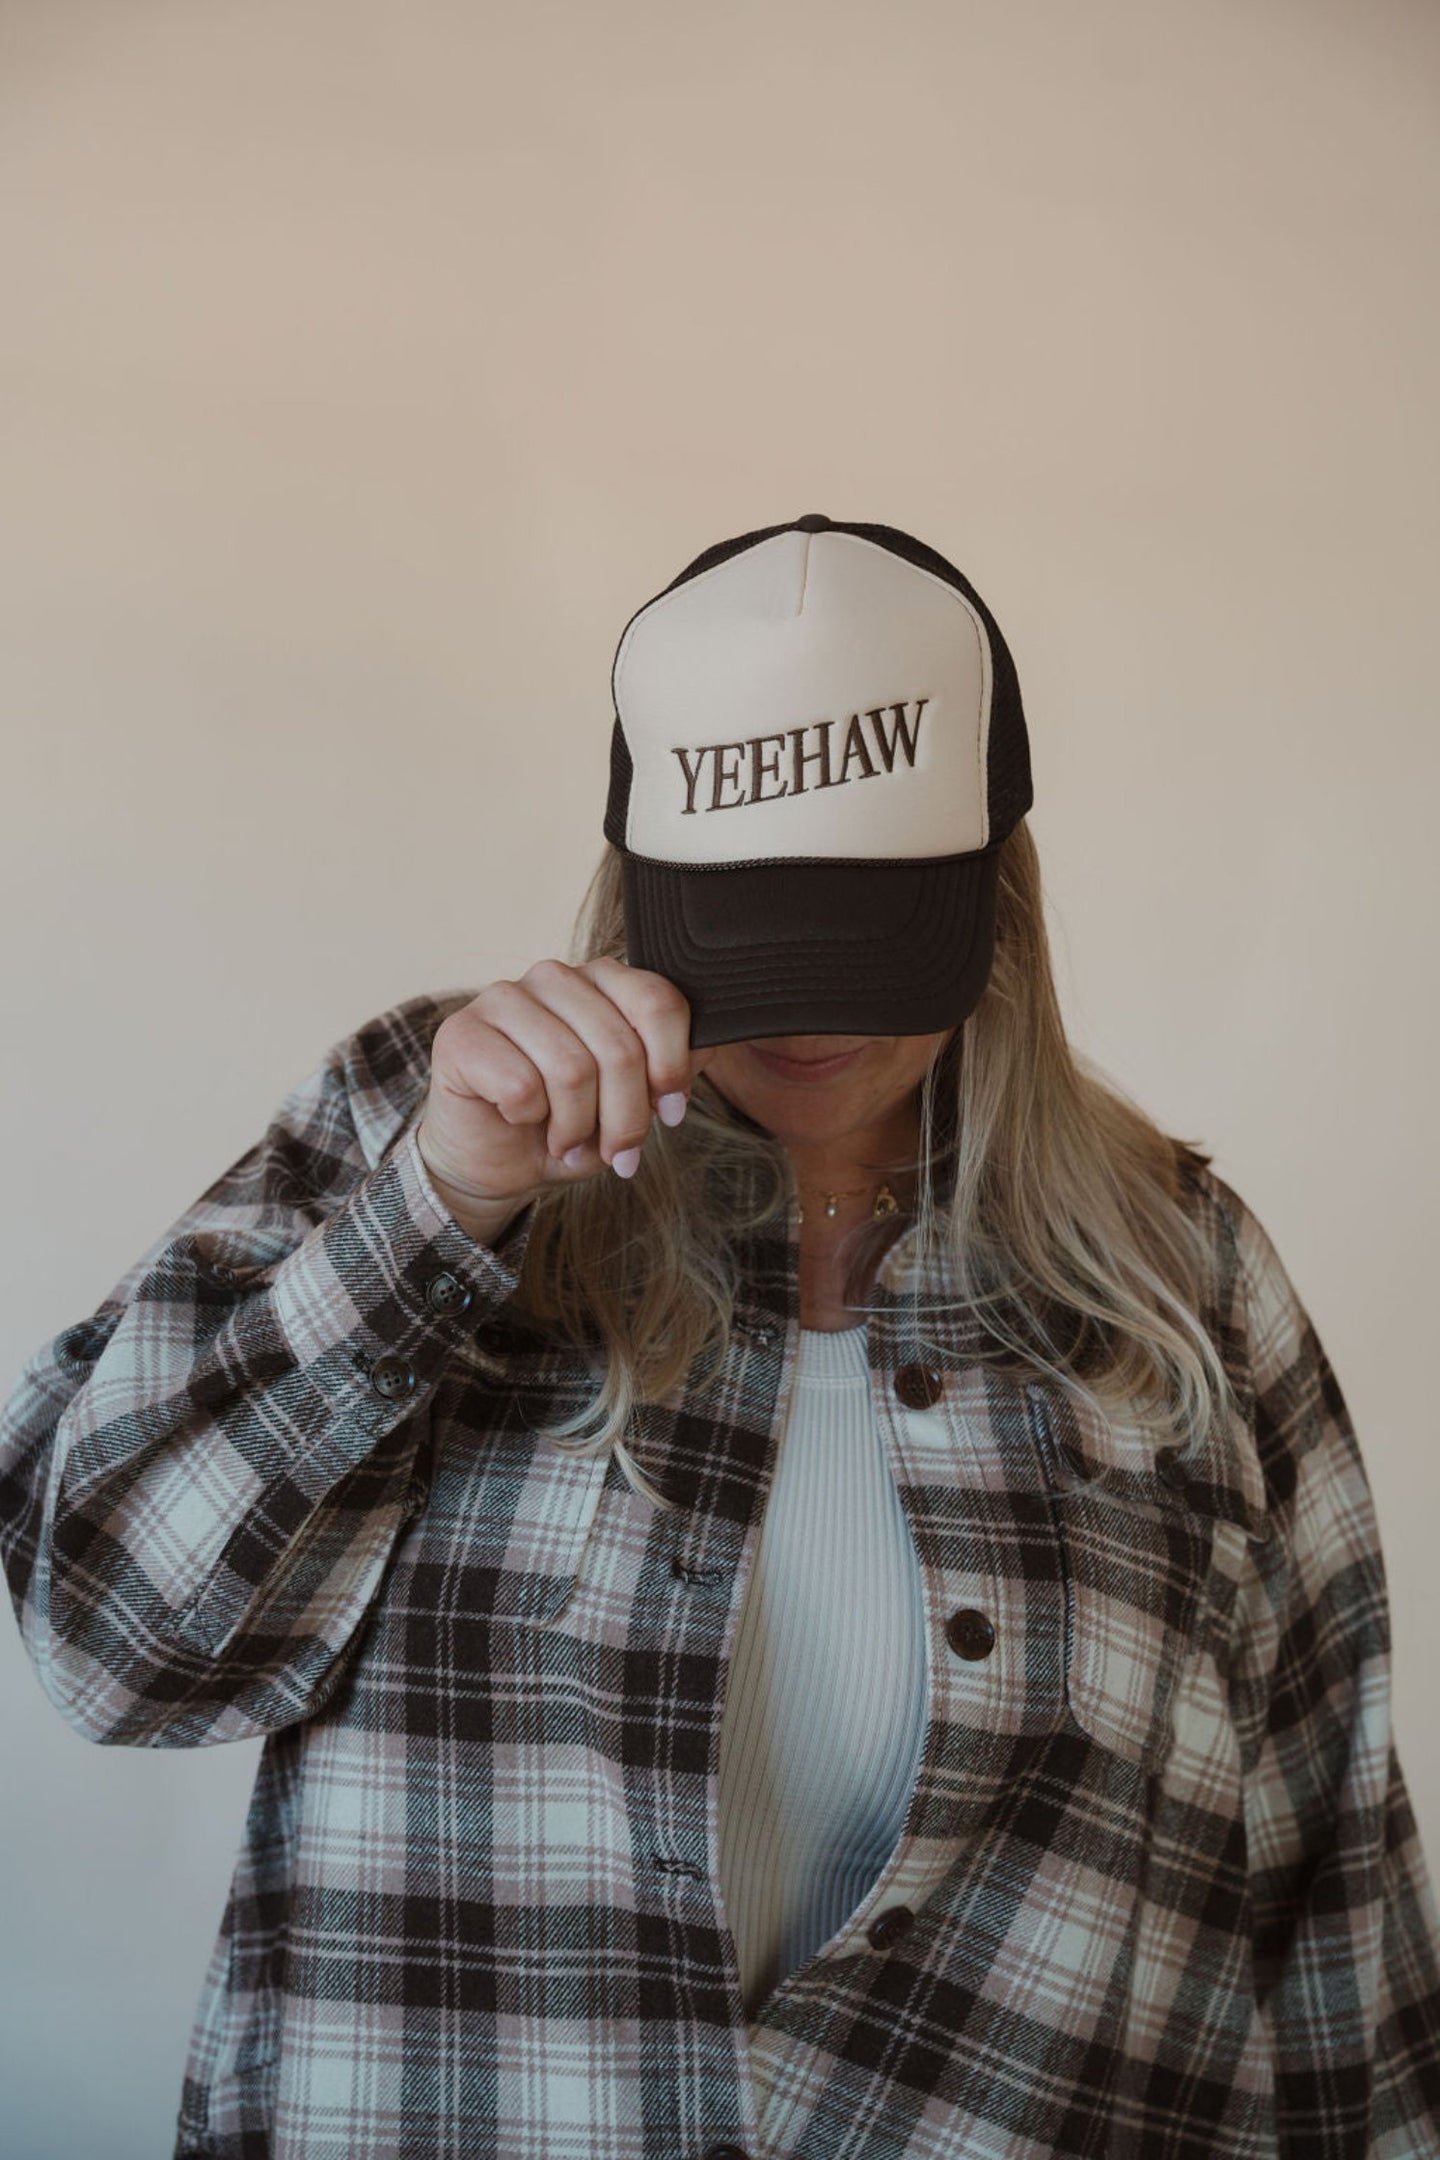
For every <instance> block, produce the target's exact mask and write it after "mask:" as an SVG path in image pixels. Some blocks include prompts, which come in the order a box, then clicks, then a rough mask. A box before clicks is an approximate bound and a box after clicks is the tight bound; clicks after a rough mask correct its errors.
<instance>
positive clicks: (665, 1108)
mask: <svg viewBox="0 0 1440 2160" xmlns="http://www.w3.org/2000/svg"><path fill="white" fill-rule="evenodd" d="M655 1107H656V1109H657V1110H658V1111H659V1112H660V1116H661V1119H662V1120H663V1122H664V1123H665V1124H666V1125H678V1124H679V1123H680V1120H681V1118H683V1117H684V1115H685V1097H684V1096H683V1095H682V1094H681V1093H680V1091H679V1089H678V1088H677V1089H676V1090H675V1092H674V1093H673V1094H670V1095H662V1096H661V1097H660V1100H659V1102H658V1103H657V1104H656V1105H655Z"/></svg>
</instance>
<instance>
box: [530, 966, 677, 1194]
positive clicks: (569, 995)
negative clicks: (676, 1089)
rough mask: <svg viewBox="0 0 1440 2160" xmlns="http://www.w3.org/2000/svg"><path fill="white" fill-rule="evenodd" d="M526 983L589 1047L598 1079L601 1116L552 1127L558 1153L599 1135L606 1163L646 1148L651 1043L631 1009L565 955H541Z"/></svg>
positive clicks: (552, 1140) (649, 1101) (553, 1140)
mask: <svg viewBox="0 0 1440 2160" xmlns="http://www.w3.org/2000/svg"><path fill="white" fill-rule="evenodd" d="M521 982H522V985H523V987H524V988H525V989H526V990H527V991H528V992H529V993H530V995H531V996H532V997H533V998H535V999H536V1000H537V1001H538V1002H539V1003H540V1004H541V1005H543V1006H545V1007H547V1008H548V1009H549V1010H550V1011H551V1012H553V1013H555V1014H556V1015H558V1017H559V1018H560V1019H561V1020H562V1021H563V1022H564V1023H565V1024H566V1026H568V1027H569V1028H570V1029H571V1030H572V1031H573V1032H574V1034H575V1035H576V1036H578V1037H579V1039H580V1041H581V1042H582V1043H583V1044H584V1045H585V1047H586V1048H587V1049H588V1050H589V1052H590V1055H591V1057H592V1058H593V1060H594V1065H595V1071H596V1075H597V1079H598V1089H599V1100H598V1105H597V1108H598V1116H597V1117H595V1118H592V1121H591V1123H590V1125H589V1126H588V1127H586V1128H585V1129H584V1130H583V1131H582V1130H576V1129H574V1128H572V1127H571V1126H569V1125H568V1124H562V1125H560V1126H559V1128H558V1129H556V1130H553V1131H552V1139H551V1148H552V1152H553V1153H559V1154H561V1155H563V1154H564V1152H565V1150H566V1149H567V1148H568V1147H570V1146H571V1145H572V1144H574V1143H575V1142H577V1141H582V1140H587V1139H590V1138H592V1137H594V1138H595V1139H596V1141H597V1144H598V1147H599V1152H600V1159H601V1161H602V1162H606V1163H611V1164H613V1162H614V1160H615V1157H616V1156H617V1155H622V1154H624V1153H625V1152H626V1151H627V1150H628V1149H630V1148H638V1147H642V1146H643V1145H644V1142H645V1136H646V1134H647V1133H648V1132H649V1130H650V1121H651V1117H652V1115H653V1108H652V1103H651V1096H650V1087H649V1077H648V1060H647V1056H646V1049H645V1044H644V1041H643V1040H642V1038H641V1037H640V1035H639V1034H637V1032H636V1030H635V1029H634V1028H633V1027H632V1026H631V1024H630V1022H629V1020H628V1019H627V1017H626V1015H625V1013H624V1012H623V1011H621V1009H620V1008H619V1006H618V1005H616V1004H615V1003H613V1002H612V1000H611V999H610V998H609V997H607V996H606V994H605V992H604V991H603V990H601V989H599V988H598V987H597V986H596V984H595V982H594V981H593V980H592V979H591V977H590V976H589V975H588V974H587V973H586V972H585V971H584V970H583V969H580V968H575V967H571V966H570V965H569V964H568V963H567V962H566V961H563V960H538V961H537V962H536V963H535V965H534V966H533V967H532V968H529V969H527V970H526V972H525V974H524V975H523V976H522V978H521Z"/></svg>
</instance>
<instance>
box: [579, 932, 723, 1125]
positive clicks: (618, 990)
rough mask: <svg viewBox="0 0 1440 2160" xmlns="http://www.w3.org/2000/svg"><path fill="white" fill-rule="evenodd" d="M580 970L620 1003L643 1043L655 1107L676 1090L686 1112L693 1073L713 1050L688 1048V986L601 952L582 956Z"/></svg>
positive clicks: (674, 1120) (674, 1121)
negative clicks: (681, 987)
mask: <svg viewBox="0 0 1440 2160" xmlns="http://www.w3.org/2000/svg"><path fill="white" fill-rule="evenodd" d="M580 972H581V973H582V974H584V975H588V976H589V977H590V979H591V981H592V982H594V983H595V984H596V986H597V988H599V989H600V990H602V991H603V992H604V994H605V995H606V997H608V998H609V999H610V1001H611V1002H612V1004H614V1005H616V1006H618V1007H619V1009H620V1011H621V1012H622V1013H624V1015H625V1017H626V1019H627V1020H628V1021H629V1023H630V1025H631V1027H632V1028H633V1029H634V1030H635V1033H636V1034H637V1035H638V1036H639V1037H640V1040H641V1042H642V1043H643V1044H644V1045H645V1060H646V1072H647V1077H648V1081H649V1087H650V1100H651V1102H652V1104H653V1105H654V1107H655V1108H656V1109H657V1110H659V1109H660V1108H661V1105H662V1103H667V1099H668V1098H670V1097H673V1096H678V1097H679V1098H680V1104H681V1110H682V1114H683V1105H684V1103H685V1102H686V1101H688V1099H689V1095H690V1088H691V1084H692V1082H693V1080H694V1077H695V1074H696V1073H697V1072H703V1070H704V1068H705V1065H707V1064H708V1063H709V1061H710V1056H711V1053H710V1052H709V1051H708V1050H702V1051H692V1050H691V1048H690V1006H689V1002H688V1000H687V999H686V997H685V994H684V992H683V991H681V990H679V989H677V987H676V985H675V984H674V983H672V982H671V981H670V979H669V977H668V976H665V975H657V974H656V973H655V972H654V970H653V969H650V968H636V967H630V966H628V965H627V963H626V962H625V961H623V960H616V959H612V958H611V957H610V956H609V955H608V954H603V953H602V954H600V955H599V956H597V957H596V958H595V959H593V960H586V961H584V962H582V964H581V968H580ZM662 1114H663V1113H662ZM666 1122H667V1123H669V1124H678V1122H679V1118H678V1117H676V1116H674V1115H671V1116H669V1117H667V1119H666Z"/></svg>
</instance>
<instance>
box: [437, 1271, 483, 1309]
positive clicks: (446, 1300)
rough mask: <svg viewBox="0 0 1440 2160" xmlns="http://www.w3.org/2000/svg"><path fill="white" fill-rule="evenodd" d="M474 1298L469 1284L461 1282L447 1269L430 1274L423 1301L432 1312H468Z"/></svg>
mask: <svg viewBox="0 0 1440 2160" xmlns="http://www.w3.org/2000/svg"><path fill="white" fill-rule="evenodd" d="M474 1298H475V1293H474V1291H473V1290H472V1289H471V1288H470V1285H469V1284H468V1283H463V1282H462V1281H461V1280H460V1277H459V1276H458V1275H452V1274H451V1273H450V1272H449V1270H448V1269H446V1270H445V1271H444V1272H443V1273H442V1274H439V1275H432V1276H431V1278H430V1280H429V1282H428V1283H427V1284H426V1285H425V1302H426V1304H427V1305H428V1306H429V1308H430V1310H431V1312H433V1313H444V1314H450V1313H462V1312H468V1311H469V1309H470V1306H471V1305H472V1304H473V1302H474Z"/></svg>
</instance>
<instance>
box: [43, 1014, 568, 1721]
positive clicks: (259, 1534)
mask: <svg viewBox="0 0 1440 2160" xmlns="http://www.w3.org/2000/svg"><path fill="white" fill-rule="evenodd" d="M447 1009H448V1008H447V1006H446V1004H445V1003H443V1002H441V1001H437V1000H435V999H425V998H419V999H411V1000H409V1001H408V1002H407V1003H406V1004H405V1005H402V1006H398V1007H396V1008H394V1009H393V1010H392V1011H391V1012H388V1013H385V1014H382V1015H381V1016H380V1017H379V1018H378V1019H377V1020H374V1021H371V1022H370V1023H369V1024H368V1025H367V1026H366V1027H364V1028H362V1029H361V1030H359V1031H358V1033H357V1034H355V1035H354V1036H352V1037H349V1038H348V1039H347V1040H345V1041H344V1042H342V1043H340V1044H338V1045H337V1046H336V1047H335V1048H333V1049H332V1050H331V1051H330V1053H329V1054H328V1056H327V1057H326V1058H325V1060H324V1062H323V1063H322V1065H321V1066H320V1068H319V1069H318V1070H317V1071H316V1072H314V1073H313V1074H312V1075H311V1076H310V1077H309V1078H308V1079H306V1080H304V1081H302V1082H301V1083H300V1084H299V1085H298V1086H297V1087H296V1088H294V1089H293V1090H292V1092H291V1093H290V1094H289V1095H288V1096H286V1098H285V1100H284V1101H283V1102H282V1103H281V1105H280V1107H279V1108H278V1110H277V1111H276V1113H275V1115H274V1117H273V1118H272V1120H271V1122H270V1124H269V1126H268V1128H267V1130H266V1132H265V1134H264V1136H263V1138H261V1139H260V1140H259V1141H258V1142H257V1143H256V1144H255V1145H254V1146H253V1147H252V1148H250V1149H249V1151H248V1152H247V1153H246V1154H245V1155H243V1156H242V1157H241V1158H240V1160H239V1161H238V1162H236V1163H234V1164H233V1165H232V1167H231V1168H230V1169H229V1170H227V1171H226V1172H225V1173H224V1174H223V1175H222V1176H221V1177H220V1178H218V1179H217V1180H216V1182H215V1183H214V1184H213V1185H211V1186H210V1188H209V1189H208V1191H206V1192H205V1193H204V1194H203V1195H202V1196H201V1197H200V1199H198V1200H197V1201H196V1202H195V1203H194V1204H193V1206H191V1207H190V1208H189V1209H188V1210H187V1211H186V1213H185V1214H184V1215H183V1216H182V1217H181V1218H180V1220H179V1221H178V1222H177V1223H175V1224H174V1225H173V1227H172V1228H171V1229H170V1230H169V1231H168V1232H167V1233H166V1234H165V1235H164V1236H163V1237H162V1238H160V1239H159V1240H158V1241H157V1242H156V1244H155V1245H154V1246H152V1247H151V1249H150V1250H149V1251H148V1252H147V1253H146V1254H144V1255H143V1256H142V1258H141V1259H140V1260H138V1261H137V1262H136V1263H135V1264H134V1266H133V1267H132V1268H131V1269H130V1270H129V1271H128V1273H127V1274H126V1275H125V1277H124V1278H123V1279H122V1280H121V1282H120V1283H119V1284H118V1285H117V1286H116V1288H115V1289H114V1290H113V1291H112V1292H111V1293H110V1295H109V1296H108V1297H106V1298H105V1299H104V1300H103V1301H102V1303H101V1304H100V1305H99V1307H98V1308H97V1309H96V1310H95V1312H94V1313H93V1314H92V1315H91V1316H90V1318H89V1319H88V1320H85V1321H82V1322H80V1323H79V1324H78V1325H76V1326H73V1327H70V1328H68V1329H66V1330H65V1331H64V1332H63V1333H62V1334H61V1335H59V1336H57V1337H56V1338H55V1340H54V1341H52V1342H50V1343H48V1344H47V1345H46V1346H45V1347H44V1348H43V1349H41V1350H40V1351H39V1352H37V1354H36V1355H35V1356H34V1357H32V1358H31V1359H30V1361H29V1362H28V1364H27V1365H26V1366H25V1368H24V1370H23V1371H22V1373H21V1375H20V1378H19V1380H18V1382H17V1383H16V1385H15V1387H14V1389H13V1391H12V1392H11V1394H10V1397H9V1399H8V1401H7V1402H6V1404H5V1406H4V1409H3V1412H0V1561H3V1565H4V1568H5V1573H6V1579H7V1583H8V1586H9V1590H10V1595H11V1600H12V1603H13V1605H14V1608H15V1612H16V1616H17V1618H18V1621H19V1625H20V1631H21V1636H22V1639H23V1641H24V1644H25V1648H26V1651H27V1653H28V1655H29V1657H30V1659H31V1661H32V1662H33V1664H34V1667H35V1670H36V1672H37V1674H38V1676H39V1679H40V1683H41V1686H42V1687H43V1689H44V1691H45V1693H46V1694H47V1696H48V1697H49V1699H50V1700H51V1702H52V1703H53V1704H54V1705H55V1707H56V1708H57V1709H58V1710H59V1711H60V1713H61V1714H62V1716H63V1717H64V1718H65V1719H66V1720H67V1722H69V1723H70V1724H71V1725H72V1726H73V1727H75V1728H76V1729H77V1730H78V1731H79V1732H80V1733H82V1734H83V1735H84V1736H85V1737H86V1738H88V1739H91V1740H95V1741H100V1742H109V1743H118V1744H129V1745H138V1746H153V1747H196V1746H206V1745H210V1744H212V1743H215V1742H218V1741H224V1740H238V1739H250V1738H254V1737H256V1736H258V1735H260V1734H264V1733H268V1732H272V1731H274V1730H276V1729H278V1728H279V1727H282V1726H284V1725H287V1724H291V1723H293V1722H295V1721H296V1720H298V1719H301V1718H303V1717H305V1716H307V1715H309V1714H310V1713H311V1712H312V1711H314V1710H315V1709H316V1707H317V1706H318V1705H319V1704H320V1702H321V1701H322V1700H323V1699H324V1696H325V1693H326V1691H327V1689H328V1688H329V1687H331V1686H332V1685H333V1684H334V1683H335V1682H336V1681H337V1680H338V1678H339V1677H340V1673H341V1670H342V1666H343V1660H344V1657H345V1652H346V1649H347V1647H348V1646H349V1644H350V1643H351V1641H352V1639H354V1637H355V1636H356V1633H357V1630H358V1629H359V1627H360V1624H361V1622H362V1620H363V1619H364V1617H365V1614H366V1612H367V1611H368V1609H369V1607H370V1605H371V1602H372V1600H373V1599H374V1597H375V1594H376V1591H377V1589H378V1587H379V1584H380V1581H381V1578H382V1576H383V1574H384V1571H385V1567H386V1564H387V1561H388V1559H389V1556H390V1554H391V1552H392V1550H393V1548H394V1545H395V1542H396V1538H397V1533H398V1532H399V1530H400V1528H401V1526H402V1525H403V1523H404V1522H405V1520H406V1518H407V1516H408V1515H409V1514H411V1513H413V1512H414V1504H415V1498H416V1495H415V1492H414V1490H413V1488H412V1477H413V1475H414V1472H415V1467H416V1456H417V1449H418V1448H419V1446H420V1444H421V1441H422V1438H423V1436H424V1433H425V1430H426V1428H427V1426H428V1417H427V1412H428V1408H429V1404H430V1401H431V1399H432V1397H433V1395H434V1393H435V1390H436V1388H437V1386H438V1384H439V1382H440V1379H441V1377H442V1376H443V1374H444V1372H445V1370H446V1368H447V1365H448V1363H449V1362H450V1360H451V1358H452V1355H453V1352H454V1350H455V1348H456V1346H457V1344H458V1342H459V1340H460V1334H461V1330H462V1329H463V1330H467V1331H470V1332H473V1331H474V1330H475V1329H476V1328H477V1327H483V1325H484V1323H485V1319H486V1316H487V1315H489V1314H491V1313H493V1312H494V1311H495V1310H496V1309H497V1308H498V1307H499V1306H500V1305H501V1304H502V1303H503V1302H504V1300H505V1299H506V1298H508V1297H509V1296H510V1294H511V1293H512V1292H513V1290H514V1289H515V1288H516V1286H517V1283H518V1280H519V1270H520V1265H521V1261H522V1259H523V1254H524V1249H525V1246H526V1244H527V1242H528V1238H529V1231H530V1224H531V1221H532V1218H533V1210H532V1208H530V1207H528V1206H527V1207H526V1208H525V1209H524V1210H522V1212H521V1213H520V1214H519V1215H518V1216H517V1217H516V1218H515V1219H514V1220H513V1221H512V1222H511V1223H510V1224H509V1226H508V1227H507V1229H506V1231H505V1232H504V1233H503V1235H502V1237H501V1238H500V1239H499V1240H498V1241H497V1246H496V1247H495V1248H494V1249H492V1248H491V1247H489V1246H485V1245H481V1244H479V1243H477V1242H476V1241H475V1240H473V1239H472V1238H471V1237H470V1236H469V1235H468V1234H467V1233H466V1232H465V1231H464V1230H462V1229H461V1228H460V1227H459V1225H458V1224H457V1223H456V1222H455V1221H454V1219H453V1218H452V1217H451V1216H450V1214H449V1213H448V1212H447V1210H446V1209H445V1207H444V1205H443V1203H442V1202H441V1201H440V1200H439V1198H438V1196H437V1194H436V1192H435V1190H434V1187H433V1185H432V1184H431V1181H430V1179H429V1176H428V1174H427V1172H426V1169H425V1165H424V1162H423V1160H422V1158H421V1156H420V1153H419V1149H418V1147H417V1145H416V1141H415V1134H414V1126H415V1124H416V1123H418V1113H419V1111H420V1109H422V1108H423V1102H424V1097H425V1095H426V1093H427V1091H428V1074H429V1045H430V1039H431V1037H432V1036H433V1033H434V1029H435V1026H436V1025H438V1022H439V1020H440V1019H441V1018H443V1017H444V1014H445V1011H446V1010H447Z"/></svg>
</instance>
